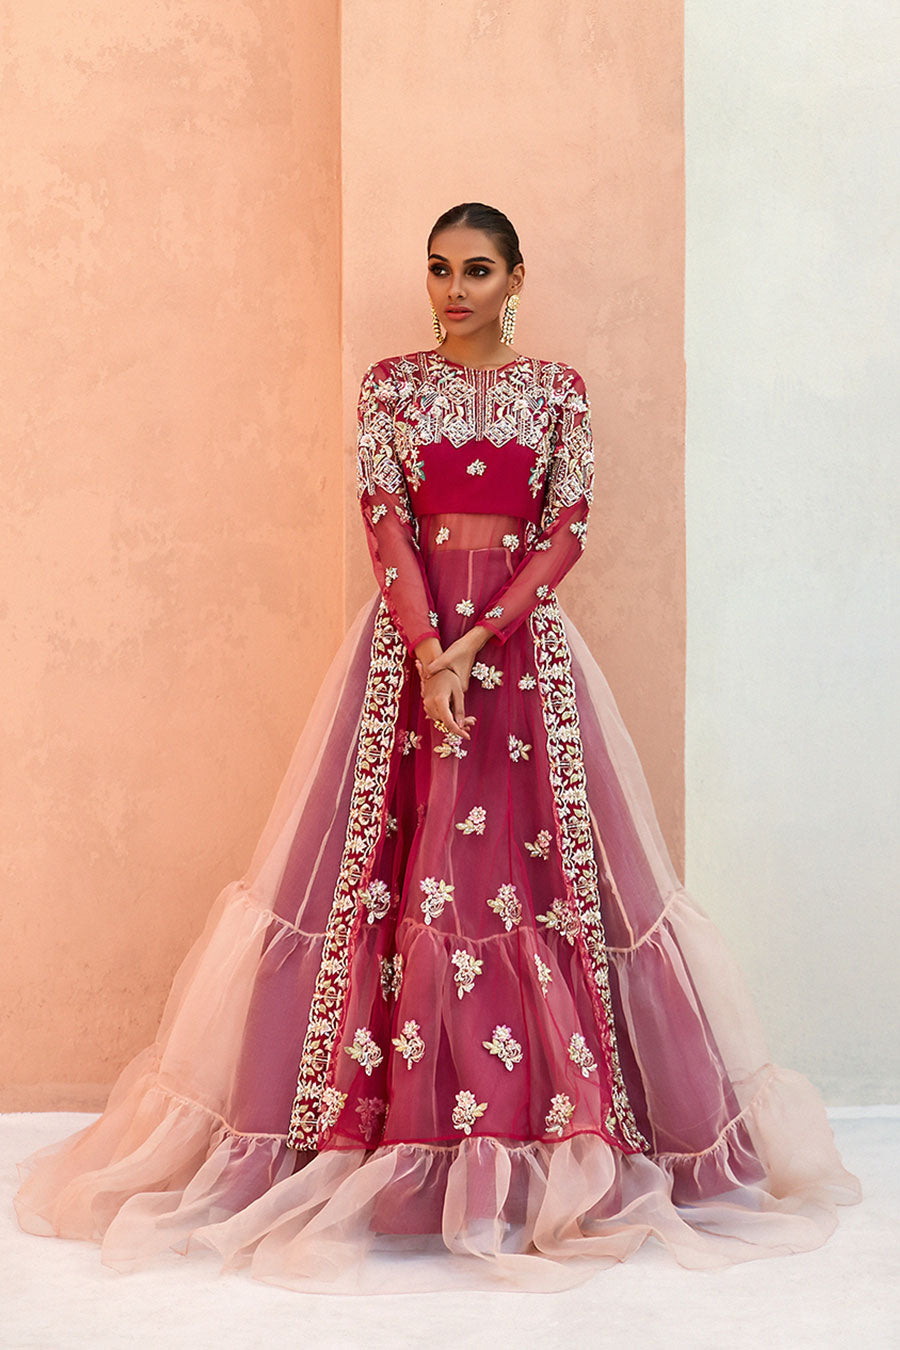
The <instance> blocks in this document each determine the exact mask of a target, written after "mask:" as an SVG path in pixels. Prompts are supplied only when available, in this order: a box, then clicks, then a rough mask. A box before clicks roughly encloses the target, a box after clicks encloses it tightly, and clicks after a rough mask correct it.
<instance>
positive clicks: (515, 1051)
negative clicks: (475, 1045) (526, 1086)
mask: <svg viewBox="0 0 900 1350" xmlns="http://www.w3.org/2000/svg"><path fill="white" fill-rule="evenodd" d="M481 1044H482V1045H483V1046H484V1048H485V1050H490V1052H491V1054H492V1055H496V1056H497V1058H498V1059H499V1060H500V1061H501V1063H502V1064H504V1065H505V1067H506V1068H507V1069H509V1071H510V1073H512V1071H513V1066H514V1065H515V1064H519V1063H520V1062H521V1059H522V1047H521V1045H520V1044H519V1042H518V1041H517V1040H514V1038H513V1034H512V1031H511V1030H510V1028H509V1027H494V1030H493V1040H490V1041H482V1042H481Z"/></svg>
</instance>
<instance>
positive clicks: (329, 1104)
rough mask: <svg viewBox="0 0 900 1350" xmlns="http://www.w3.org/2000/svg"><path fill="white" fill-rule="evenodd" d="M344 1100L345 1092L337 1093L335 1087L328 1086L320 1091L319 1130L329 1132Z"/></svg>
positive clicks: (334, 1123) (335, 1121) (345, 1097)
mask: <svg viewBox="0 0 900 1350" xmlns="http://www.w3.org/2000/svg"><path fill="white" fill-rule="evenodd" d="M346 1100H347V1094H346V1092H338V1090H337V1088H336V1087H331V1086H329V1087H326V1088H323V1089H322V1097H321V1099H320V1102H319V1128H320V1129H322V1130H330V1129H331V1127H332V1125H336V1124H337V1120H338V1116H339V1115H340V1114H341V1111H342V1110H343V1108H344V1102H345V1101H346Z"/></svg>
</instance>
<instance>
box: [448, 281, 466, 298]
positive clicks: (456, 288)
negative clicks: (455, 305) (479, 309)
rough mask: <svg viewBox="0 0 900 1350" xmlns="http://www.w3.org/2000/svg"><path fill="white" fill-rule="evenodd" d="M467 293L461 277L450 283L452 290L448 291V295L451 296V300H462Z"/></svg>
mask: <svg viewBox="0 0 900 1350" xmlns="http://www.w3.org/2000/svg"><path fill="white" fill-rule="evenodd" d="M465 293H466V292H465V288H464V286H463V279H462V277H461V276H460V277H458V278H457V279H456V280H454V281H451V282H450V289H449V291H448V295H449V296H450V299H451V300H461V299H462V297H463V296H464V295H465Z"/></svg>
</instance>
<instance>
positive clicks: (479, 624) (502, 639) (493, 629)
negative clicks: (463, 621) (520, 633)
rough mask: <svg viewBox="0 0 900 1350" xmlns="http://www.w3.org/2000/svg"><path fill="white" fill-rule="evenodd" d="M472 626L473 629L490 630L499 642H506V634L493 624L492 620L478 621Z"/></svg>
mask: <svg viewBox="0 0 900 1350" xmlns="http://www.w3.org/2000/svg"><path fill="white" fill-rule="evenodd" d="M472 626H473V628H489V629H490V630H491V632H492V633H493V634H494V637H495V638H496V639H497V640H498V642H500V643H503V642H505V641H506V637H507V635H506V633H505V632H504V631H503V629H502V628H498V627H497V625H496V624H495V623H491V621H490V619H476V620H475V623H474V624H473V625H472Z"/></svg>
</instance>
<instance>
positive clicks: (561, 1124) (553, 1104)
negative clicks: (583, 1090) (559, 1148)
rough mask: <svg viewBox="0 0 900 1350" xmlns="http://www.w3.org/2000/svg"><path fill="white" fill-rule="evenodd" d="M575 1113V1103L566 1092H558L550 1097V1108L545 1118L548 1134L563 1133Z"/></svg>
mask: <svg viewBox="0 0 900 1350" xmlns="http://www.w3.org/2000/svg"><path fill="white" fill-rule="evenodd" d="M574 1114H575V1103H574V1102H573V1101H572V1099H571V1097H568V1096H567V1095H566V1094H565V1092H557V1094H556V1096H555V1097H551V1098H550V1110H549V1111H548V1112H547V1115H546V1117H545V1119H544V1124H545V1125H546V1127H547V1133H548V1134H558V1135H561V1134H562V1132H563V1130H564V1129H565V1128H566V1126H567V1125H568V1123H569V1121H570V1120H571V1119H572V1116H573V1115H574Z"/></svg>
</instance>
